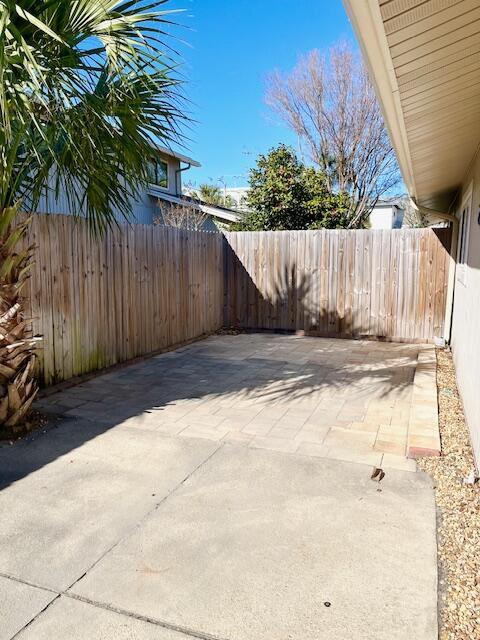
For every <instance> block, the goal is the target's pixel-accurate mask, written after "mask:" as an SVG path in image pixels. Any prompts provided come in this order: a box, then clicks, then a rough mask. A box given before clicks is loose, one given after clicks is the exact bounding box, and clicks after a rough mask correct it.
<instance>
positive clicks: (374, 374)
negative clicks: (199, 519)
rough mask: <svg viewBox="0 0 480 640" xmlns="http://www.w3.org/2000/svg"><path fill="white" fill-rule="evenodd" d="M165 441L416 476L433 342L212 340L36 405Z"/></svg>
mask: <svg viewBox="0 0 480 640" xmlns="http://www.w3.org/2000/svg"><path fill="white" fill-rule="evenodd" d="M38 407H39V408H41V409H42V410H44V411H46V412H52V413H57V414H61V415H69V416H75V417H80V418H87V419H90V420H95V421H100V422H104V423H105V424H108V425H114V424H120V423H122V424H126V425H128V426H141V427H142V428H144V429H145V428H147V429H154V430H156V431H158V432H160V433H163V434H165V435H169V436H181V437H185V438H189V437H192V438H207V439H210V440H223V441H227V442H235V443H237V444H244V445H245V446H249V447H254V448H262V449H272V450H277V451H284V452H297V453H301V454H305V455H309V456H320V457H326V458H335V459H340V460H347V461H351V462H360V463H366V464H370V465H375V466H382V467H384V468H389V467H390V468H396V469H400V470H412V471H414V470H415V468H416V465H415V462H414V460H412V459H409V458H408V457H407V456H408V455H410V456H411V457H413V456H415V455H422V454H425V453H426V454H430V455H431V454H436V453H437V452H438V450H439V440H438V419H437V405H436V385H435V351H434V349H433V348H432V347H430V346H428V345H427V346H425V345H409V344H393V343H380V342H370V341H352V340H337V339H323V338H310V337H300V336H291V335H274V334H239V335H218V336H212V337H210V338H208V339H206V340H203V341H200V342H197V343H194V344H192V345H189V346H187V347H183V348H181V349H178V350H176V351H172V352H169V353H165V354H162V355H159V356H154V357H152V358H149V359H147V360H145V361H142V362H139V363H135V364H132V365H130V366H127V367H124V368H121V369H117V370H114V371H111V372H109V373H107V374H105V375H102V376H99V377H96V378H94V379H91V380H89V381H87V382H84V383H82V384H79V385H76V386H74V387H71V388H69V389H66V390H63V391H61V392H59V393H55V394H52V395H50V396H48V397H46V398H43V399H42V400H40V401H39V403H38Z"/></svg>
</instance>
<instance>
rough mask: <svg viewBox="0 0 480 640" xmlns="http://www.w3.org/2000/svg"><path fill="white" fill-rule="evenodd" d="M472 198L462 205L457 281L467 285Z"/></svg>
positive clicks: (468, 198)
mask: <svg viewBox="0 0 480 640" xmlns="http://www.w3.org/2000/svg"><path fill="white" fill-rule="evenodd" d="M470 210H471V196H469V197H467V198H466V199H465V201H464V203H463V205H462V209H461V214H460V222H459V229H458V259H457V280H458V281H459V282H461V283H462V284H463V285H466V284H467V261H468V241H469V235H470V234H469V231H470V213H471V211H470Z"/></svg>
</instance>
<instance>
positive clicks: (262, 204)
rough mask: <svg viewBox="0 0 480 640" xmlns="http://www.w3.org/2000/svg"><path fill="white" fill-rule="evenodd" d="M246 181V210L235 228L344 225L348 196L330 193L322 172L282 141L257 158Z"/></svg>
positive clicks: (301, 227)
mask: <svg viewBox="0 0 480 640" xmlns="http://www.w3.org/2000/svg"><path fill="white" fill-rule="evenodd" d="M249 183H250V190H249V194H248V207H249V211H248V212H247V213H245V214H244V215H243V216H242V219H241V220H240V222H239V223H237V224H236V225H234V228H235V229H236V230H238V231H262V230H272V231H275V230H281V229H312V228H322V227H324V228H334V229H335V228H339V227H345V226H347V219H346V212H347V205H348V196H346V195H344V194H332V193H331V192H330V191H329V189H328V185H327V183H326V180H325V176H324V175H323V174H322V172H321V171H319V170H317V169H314V168H312V167H306V166H305V165H304V164H303V163H302V162H300V160H299V159H298V158H297V156H296V154H295V152H294V151H293V150H292V149H291V148H289V147H287V146H286V145H284V144H280V145H279V146H278V147H275V148H273V149H271V150H270V151H269V153H268V154H266V155H263V154H261V155H260V156H259V157H258V160H257V165H256V167H254V168H253V169H251V170H250V176H249Z"/></svg>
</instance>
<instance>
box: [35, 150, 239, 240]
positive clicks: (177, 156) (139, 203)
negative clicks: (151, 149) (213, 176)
mask: <svg viewBox="0 0 480 640" xmlns="http://www.w3.org/2000/svg"><path fill="white" fill-rule="evenodd" d="M155 149H156V151H157V152H158V156H157V159H156V160H155V162H153V163H151V164H150V166H149V173H150V176H151V181H150V184H149V185H148V187H147V188H146V189H145V190H144V191H143V192H142V193H141V195H140V197H139V198H138V199H136V200H134V201H133V202H132V214H133V217H132V222H135V223H137V224H154V223H160V224H161V223H162V206H163V205H164V206H165V207H167V206H169V205H171V204H178V205H181V206H186V207H193V208H195V209H199V210H200V211H201V212H202V213H203V214H207V217H206V220H205V223H204V226H203V228H204V229H206V230H212V231H213V230H216V229H217V226H216V224H217V222H220V223H223V224H228V223H231V222H235V221H236V220H237V218H238V214H237V213H236V212H235V211H232V210H230V209H226V208H224V207H216V206H213V205H209V204H207V203H204V202H200V201H198V200H197V201H192V199H189V198H186V197H185V196H183V195H182V175H183V174H184V172H185V171H188V170H189V169H190V168H191V167H200V166H201V165H200V163H199V162H197V160H194V159H193V158H189V157H188V156H185V155H183V154H181V153H177V152H176V151H172V150H171V149H168V148H166V147H162V146H160V145H155ZM37 211H38V212H40V213H63V214H66V215H72V214H74V213H76V214H77V215H81V214H82V211H73V210H72V206H71V203H70V202H69V200H68V198H67V195H66V193H65V192H62V191H60V193H58V194H56V193H55V192H54V191H53V189H47V190H46V192H45V195H44V196H43V197H42V198H41V200H40V202H39V204H38V206H37ZM115 216H116V218H117V220H118V221H119V222H123V221H124V220H125V219H124V216H123V214H122V212H121V211H120V210H118V211H115Z"/></svg>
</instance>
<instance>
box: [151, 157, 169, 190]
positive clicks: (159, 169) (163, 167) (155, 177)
mask: <svg viewBox="0 0 480 640" xmlns="http://www.w3.org/2000/svg"><path fill="white" fill-rule="evenodd" d="M148 175H149V180H150V183H151V184H154V185H156V186H157V187H162V188H163V189H168V164H167V163H166V162H164V161H163V160H154V161H153V162H150V163H149V165H148Z"/></svg>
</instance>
